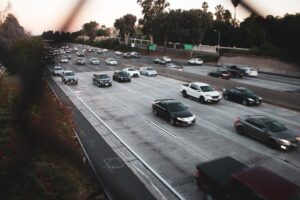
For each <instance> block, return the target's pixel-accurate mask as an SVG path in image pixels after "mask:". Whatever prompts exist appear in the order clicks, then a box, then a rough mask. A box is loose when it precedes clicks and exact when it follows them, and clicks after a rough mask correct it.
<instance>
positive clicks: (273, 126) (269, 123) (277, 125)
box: [265, 120, 287, 132]
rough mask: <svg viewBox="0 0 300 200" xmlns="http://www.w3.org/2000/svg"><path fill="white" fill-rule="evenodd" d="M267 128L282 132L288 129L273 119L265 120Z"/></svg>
mask: <svg viewBox="0 0 300 200" xmlns="http://www.w3.org/2000/svg"><path fill="white" fill-rule="evenodd" d="M265 125H266V126H267V128H268V129H269V130H270V131H272V132H281V131H285V130H287V128H286V127H285V126H284V125H282V124H281V123H279V122H278V121H275V120H272V121H267V122H265Z"/></svg>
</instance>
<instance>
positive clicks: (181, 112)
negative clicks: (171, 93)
mask: <svg viewBox="0 0 300 200" xmlns="http://www.w3.org/2000/svg"><path fill="white" fill-rule="evenodd" d="M152 112H153V114H154V115H155V116H159V117H161V118H163V119H165V120H167V121H168V122H169V123H170V124H171V125H173V126H175V125H180V126H184V125H192V124H194V123H195V121H196V116H195V115H193V114H192V113H191V112H190V111H189V109H188V108H187V107H186V106H184V105H183V104H182V103H180V102H179V101H176V100H174V99H160V100H155V101H154V102H153V103H152Z"/></svg>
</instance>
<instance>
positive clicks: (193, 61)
mask: <svg viewBox="0 0 300 200" xmlns="http://www.w3.org/2000/svg"><path fill="white" fill-rule="evenodd" d="M188 63H189V64H191V65H202V64H203V60H201V59H200V58H192V59H190V60H188Z"/></svg>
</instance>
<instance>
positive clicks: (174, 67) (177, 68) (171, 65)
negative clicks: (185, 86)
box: [167, 63, 183, 71]
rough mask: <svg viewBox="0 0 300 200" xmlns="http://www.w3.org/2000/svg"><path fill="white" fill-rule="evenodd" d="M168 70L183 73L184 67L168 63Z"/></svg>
mask: <svg viewBox="0 0 300 200" xmlns="http://www.w3.org/2000/svg"><path fill="white" fill-rule="evenodd" d="M167 68H170V69H173V70H177V71H182V70H183V67H182V66H179V65H175V64H174V63H168V64H167Z"/></svg>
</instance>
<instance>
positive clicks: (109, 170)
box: [50, 80, 156, 200]
mask: <svg viewBox="0 0 300 200" xmlns="http://www.w3.org/2000/svg"><path fill="white" fill-rule="evenodd" d="M50 84H51V85H52V87H53V88H54V90H55V92H56V93H57V94H58V96H59V98H60V100H61V101H62V102H64V103H67V104H68V105H69V106H70V107H71V108H72V111H73V114H74V120H75V122H76V125H77V126H78V128H77V130H76V131H77V132H78V133H77V135H78V137H79V139H80V141H81V143H82V144H83V146H84V150H85V152H87V154H88V159H90V160H89V161H90V162H91V164H92V167H93V170H94V172H95V173H96V175H97V178H98V179H99V182H100V183H101V185H102V187H103V189H104V190H105V192H106V194H107V195H108V196H109V197H110V198H112V199H124V198H126V199H136V200H139V199H141V198H143V199H149V200H154V199H156V198H154V196H153V195H152V194H151V193H150V192H149V191H148V189H147V188H146V187H145V185H144V184H143V183H142V182H141V181H140V180H139V179H138V177H136V175H135V174H134V173H133V172H132V171H131V170H130V169H129V168H128V167H127V166H126V165H125V164H124V163H123V162H122V161H121V160H120V158H119V157H118V156H117V154H116V153H115V152H114V150H113V148H112V147H111V146H109V145H108V144H107V143H106V142H105V141H104V140H103V138H101V136H100V135H99V134H98V133H97V131H96V129H94V127H93V126H92V125H91V124H90V123H89V122H88V121H87V119H86V118H85V117H84V116H83V114H82V113H81V112H80V111H79V108H77V107H76V106H75V105H74V104H72V103H71V101H70V99H69V98H68V97H67V96H66V95H64V93H63V91H62V90H60V88H59V87H58V86H57V85H56V84H55V83H53V81H52V80H50ZM95 144H98V145H95ZM99 152H101V154H99ZM128 182H130V185H129V184H128Z"/></svg>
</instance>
